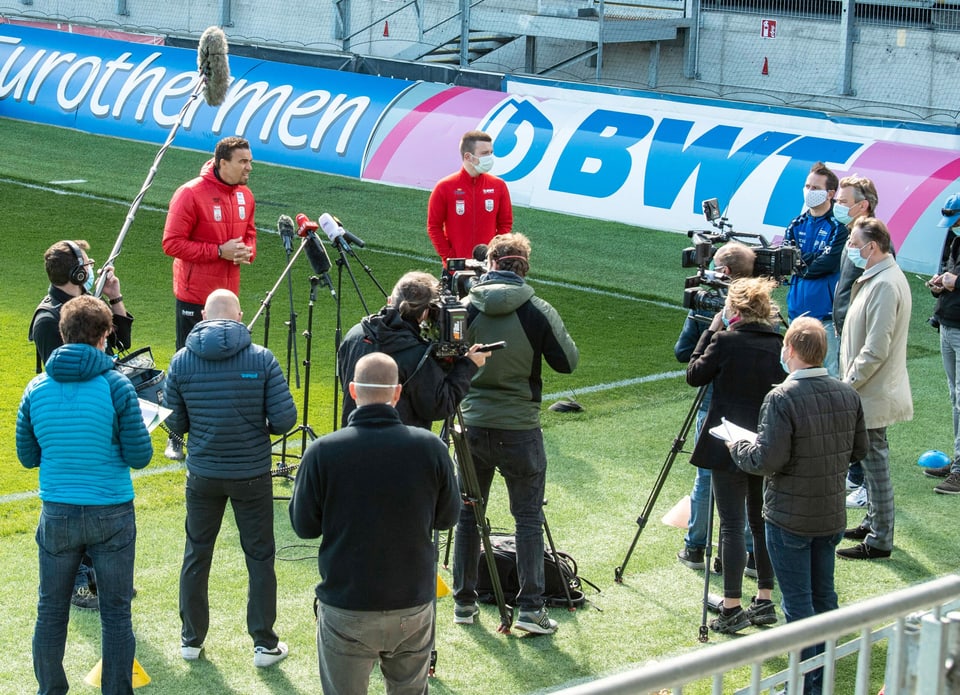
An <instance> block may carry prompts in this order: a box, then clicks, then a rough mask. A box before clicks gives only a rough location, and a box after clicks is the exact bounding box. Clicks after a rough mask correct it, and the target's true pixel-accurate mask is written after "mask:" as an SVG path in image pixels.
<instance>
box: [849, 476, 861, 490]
mask: <svg viewBox="0 0 960 695" xmlns="http://www.w3.org/2000/svg"><path fill="white" fill-rule="evenodd" d="M858 487H863V486H862V485H857V484H856V483H855V482H853V481H852V480H850V476H847V492H853V491H854V490H856V489H857V488H858Z"/></svg>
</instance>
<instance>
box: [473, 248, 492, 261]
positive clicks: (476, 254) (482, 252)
mask: <svg viewBox="0 0 960 695" xmlns="http://www.w3.org/2000/svg"><path fill="white" fill-rule="evenodd" d="M489 248H490V247H489V246H487V245H486V244H477V245H476V246H474V247H473V253H472V254H471V255H472V256H473V260H475V261H476V262H477V263H486V262H487V251H488V250H489Z"/></svg>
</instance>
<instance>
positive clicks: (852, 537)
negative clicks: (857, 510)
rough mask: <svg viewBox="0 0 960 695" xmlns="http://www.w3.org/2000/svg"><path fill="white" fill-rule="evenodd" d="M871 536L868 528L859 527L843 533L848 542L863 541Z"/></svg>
mask: <svg viewBox="0 0 960 695" xmlns="http://www.w3.org/2000/svg"><path fill="white" fill-rule="evenodd" d="M869 535H870V529H869V528H867V527H866V526H857V527H855V528H848V529H847V530H846V531H844V532H843V537H844V538H846V539H847V540H848V541H862V540H863V539H864V538H866V537H867V536H869Z"/></svg>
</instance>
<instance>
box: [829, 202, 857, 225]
mask: <svg viewBox="0 0 960 695" xmlns="http://www.w3.org/2000/svg"><path fill="white" fill-rule="evenodd" d="M833 216H834V217H836V218H837V222H839V223H840V224H850V220H852V219H853V218H852V217H850V208H848V207H847V206H846V205H841V204H840V203H834V204H833Z"/></svg>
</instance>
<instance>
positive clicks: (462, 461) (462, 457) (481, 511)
mask: <svg viewBox="0 0 960 695" xmlns="http://www.w3.org/2000/svg"><path fill="white" fill-rule="evenodd" d="M455 418H456V424H455V425H454V426H453V427H450V435H451V439H452V440H453V450H454V453H455V454H456V460H457V466H458V467H459V469H460V475H461V481H462V486H463V497H464V504H466V505H469V506H470V507H472V509H473V515H474V519H475V520H476V522H477V531H478V532H479V533H480V542H481V543H482V545H483V553H484V555H485V557H486V561H487V570H488V571H489V573H490V583H491V584H492V585H493V595H494V597H495V598H496V601H497V610H498V611H499V612H500V626H499V627H498V628H497V632H502V633H504V634H508V633H509V632H510V626H511V625H513V609H511V608H510V607H508V606H507V601H506V599H505V598H504V596H503V586H502V585H501V584H500V575H499V574H498V573H497V561H496V559H495V558H494V556H493V544H492V543H491V542H490V523H489V522H488V521H487V519H486V516H485V512H486V507H485V503H484V502H485V501H484V500H483V499H481V495H480V481H479V480H478V478H477V469H476V468H475V467H474V465H473V457H472V456H471V455H470V448H469V447H468V446H467V439H466V436H465V435H464V429H463V415H462V414H461V412H460V408H459V407H458V408H457V412H456V415H455Z"/></svg>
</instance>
